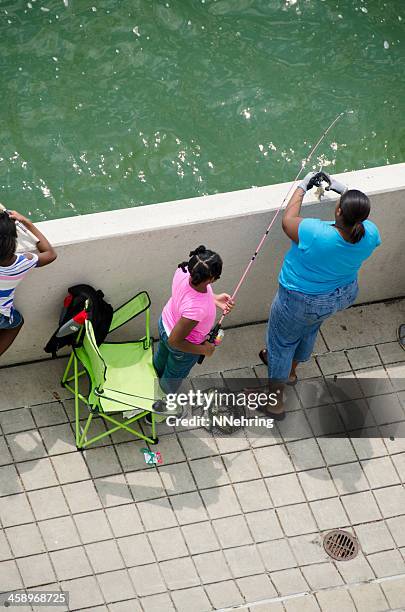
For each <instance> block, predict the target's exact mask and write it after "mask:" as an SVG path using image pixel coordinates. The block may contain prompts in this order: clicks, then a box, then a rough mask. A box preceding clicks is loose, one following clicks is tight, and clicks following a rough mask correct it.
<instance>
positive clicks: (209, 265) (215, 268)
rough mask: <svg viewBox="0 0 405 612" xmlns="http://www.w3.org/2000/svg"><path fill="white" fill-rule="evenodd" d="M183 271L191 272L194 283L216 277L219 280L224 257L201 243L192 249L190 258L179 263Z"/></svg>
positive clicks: (197, 283)
mask: <svg viewBox="0 0 405 612" xmlns="http://www.w3.org/2000/svg"><path fill="white" fill-rule="evenodd" d="M178 267H179V268H181V269H182V270H183V272H187V271H188V272H189V273H190V277H191V282H192V283H193V285H199V284H200V283H202V282H204V281H206V280H208V279H209V278H214V279H215V280H217V279H218V278H219V277H220V276H221V272H222V259H221V258H220V256H219V255H218V253H215V252H214V251H210V250H209V249H206V248H205V246H203V245H200V246H199V247H197V248H196V249H195V250H194V251H190V259H189V260H188V261H183V262H182V263H181V264H179V265H178Z"/></svg>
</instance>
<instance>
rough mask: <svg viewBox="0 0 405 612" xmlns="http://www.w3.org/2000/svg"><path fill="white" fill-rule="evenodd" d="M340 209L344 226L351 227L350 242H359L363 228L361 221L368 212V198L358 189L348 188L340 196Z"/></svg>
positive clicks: (365, 217) (363, 232) (363, 231)
mask: <svg viewBox="0 0 405 612" xmlns="http://www.w3.org/2000/svg"><path fill="white" fill-rule="evenodd" d="M339 206H340V209H341V211H342V217H343V223H344V224H345V226H346V227H351V228H352V229H351V232H350V239H351V241H352V242H359V241H360V240H361V239H362V238H363V236H364V234H365V229H364V225H363V221H365V220H366V219H367V217H368V216H369V214H370V200H369V199H368V197H367V196H366V194H365V193H363V192H362V191H359V190H358V189H349V191H346V192H345V193H344V194H343V195H342V197H341V198H340V203H339Z"/></svg>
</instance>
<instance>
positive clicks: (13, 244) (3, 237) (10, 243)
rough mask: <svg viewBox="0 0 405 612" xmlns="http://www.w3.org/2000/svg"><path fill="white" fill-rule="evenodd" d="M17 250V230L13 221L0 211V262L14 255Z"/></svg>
mask: <svg viewBox="0 0 405 612" xmlns="http://www.w3.org/2000/svg"><path fill="white" fill-rule="evenodd" d="M16 248H17V228H16V225H15V222H14V221H13V219H10V217H9V215H8V213H7V212H5V211H1V210H0V261H6V260H7V259H10V257H12V256H13V255H14V254H15V250H16Z"/></svg>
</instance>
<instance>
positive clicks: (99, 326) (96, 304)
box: [44, 285, 113, 358]
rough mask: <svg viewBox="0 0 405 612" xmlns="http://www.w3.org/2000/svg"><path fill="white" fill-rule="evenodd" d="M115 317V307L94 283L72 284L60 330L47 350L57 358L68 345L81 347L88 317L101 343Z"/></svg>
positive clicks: (97, 340)
mask: <svg viewBox="0 0 405 612" xmlns="http://www.w3.org/2000/svg"><path fill="white" fill-rule="evenodd" d="M86 301H87V309H86V310H85V305H86ZM112 316H113V308H112V306H111V305H110V304H108V303H107V302H106V301H105V300H104V293H103V292H102V291H100V290H98V291H96V290H95V289H93V287H90V285H74V287H69V289H68V294H67V296H66V297H65V299H64V300H63V308H62V312H61V314H60V317H59V326H58V329H57V330H56V331H55V332H54V333H53V334H52V336H51V338H50V339H49V341H48V342H47V344H46V346H45V348H44V351H45V352H46V353H51V354H52V357H53V358H55V357H56V353H57V352H58V350H59V349H61V348H62V347H64V346H80V344H81V341H80V340H79V342H78V341H77V336H78V331H79V330H80V329H81V328H82V326H83V325H84V322H85V320H86V319H89V320H90V321H91V323H92V325H93V330H94V336H95V338H96V342H97V345H100V344H101V343H102V342H104V340H105V338H106V336H107V334H108V330H109V329H110V325H111V320H112Z"/></svg>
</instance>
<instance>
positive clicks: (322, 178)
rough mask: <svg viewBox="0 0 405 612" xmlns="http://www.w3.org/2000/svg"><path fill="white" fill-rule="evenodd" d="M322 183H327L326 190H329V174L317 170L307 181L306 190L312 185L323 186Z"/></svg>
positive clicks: (330, 182)
mask: <svg viewBox="0 0 405 612" xmlns="http://www.w3.org/2000/svg"><path fill="white" fill-rule="evenodd" d="M322 183H327V187H326V189H327V190H329V189H330V187H331V185H332V181H331V180H330V178H329V176H328V175H327V174H326V173H325V172H322V171H321V172H317V173H316V174H314V176H313V177H312V178H311V180H310V181H309V183H308V191H309V190H310V189H312V187H322V188H323V185H322Z"/></svg>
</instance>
